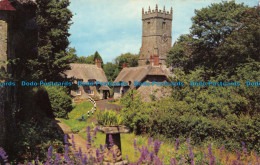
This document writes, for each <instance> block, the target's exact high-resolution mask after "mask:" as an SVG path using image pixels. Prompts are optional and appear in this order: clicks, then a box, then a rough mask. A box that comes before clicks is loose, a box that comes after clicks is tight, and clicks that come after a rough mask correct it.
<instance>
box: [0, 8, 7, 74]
mask: <svg viewBox="0 0 260 165" xmlns="http://www.w3.org/2000/svg"><path fill="white" fill-rule="evenodd" d="M7 32H8V31H7V18H6V14H5V13H3V12H2V11H0V69H1V70H2V69H5V70H6V66H5V64H4V62H5V61H6V60H7Z"/></svg>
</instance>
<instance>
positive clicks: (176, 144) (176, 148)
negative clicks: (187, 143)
mask: <svg viewBox="0 0 260 165" xmlns="http://www.w3.org/2000/svg"><path fill="white" fill-rule="evenodd" d="M179 146H180V140H179V139H178V138H177V139H176V141H175V150H176V151H178V150H179Z"/></svg>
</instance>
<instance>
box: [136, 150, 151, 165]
mask: <svg viewBox="0 0 260 165" xmlns="http://www.w3.org/2000/svg"><path fill="white" fill-rule="evenodd" d="M140 150H141V155H140V158H139V161H138V164H141V163H143V162H144V161H145V160H146V158H147V156H148V155H149V150H148V148H147V147H144V146H142V148H141V149H140Z"/></svg>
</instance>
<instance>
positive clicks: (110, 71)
mask: <svg viewBox="0 0 260 165" xmlns="http://www.w3.org/2000/svg"><path fill="white" fill-rule="evenodd" d="M103 69H104V72H105V73H106V76H107V80H108V81H109V82H113V81H114V80H115V78H116V76H117V74H116V75H115V71H116V69H117V65H116V64H113V63H112V62H108V63H106V64H104V67H103Z"/></svg>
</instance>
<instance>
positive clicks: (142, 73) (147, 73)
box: [114, 55, 175, 101]
mask: <svg viewBox="0 0 260 165" xmlns="http://www.w3.org/2000/svg"><path fill="white" fill-rule="evenodd" d="M170 76H172V77H174V76H175V75H174V74H173V73H172V72H171V70H170V69H169V68H167V67H166V66H165V65H159V56H158V55H153V56H152V55H151V56H150V65H144V66H138V67H127V65H126V63H124V64H123V69H122V71H121V72H120V73H119V74H118V76H117V78H116V79H115V81H114V82H125V83H127V84H128V85H126V86H115V87H114V98H115V99H118V98H120V97H123V96H124V95H125V93H127V92H128V91H129V90H134V89H137V91H138V92H139V93H140V94H141V96H142V98H143V101H149V99H147V98H149V97H150V95H151V94H154V93H155V90H157V91H160V94H158V97H162V96H165V95H168V94H167V92H166V91H169V90H168V89H166V88H165V87H163V86H157V85H156V84H154V85H151V84H150V85H138V84H137V82H138V83H142V84H145V83H146V84H148V83H152V82H170V79H169V77H170ZM155 95H156V94H155Z"/></svg>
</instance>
